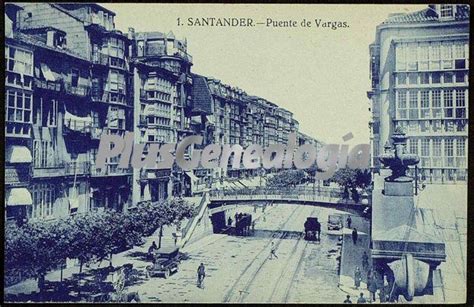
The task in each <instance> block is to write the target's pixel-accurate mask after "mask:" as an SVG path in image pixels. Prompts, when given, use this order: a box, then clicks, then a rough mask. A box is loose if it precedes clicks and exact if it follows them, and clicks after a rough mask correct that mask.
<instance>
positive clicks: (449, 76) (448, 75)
mask: <svg viewBox="0 0 474 307" xmlns="http://www.w3.org/2000/svg"><path fill="white" fill-rule="evenodd" d="M443 83H446V84H449V83H453V73H452V72H445V73H444V74H443Z"/></svg>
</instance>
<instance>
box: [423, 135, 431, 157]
mask: <svg viewBox="0 0 474 307" xmlns="http://www.w3.org/2000/svg"><path fill="white" fill-rule="evenodd" d="M421 156H422V157H429V156H430V140H429V139H421Z"/></svg>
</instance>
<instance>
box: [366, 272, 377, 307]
mask: <svg viewBox="0 0 474 307" xmlns="http://www.w3.org/2000/svg"><path fill="white" fill-rule="evenodd" d="M367 282H368V290H369V292H370V297H369V299H370V300H371V301H372V302H375V293H376V292H377V280H376V278H375V275H373V274H372V275H371V276H370V277H369V278H367Z"/></svg>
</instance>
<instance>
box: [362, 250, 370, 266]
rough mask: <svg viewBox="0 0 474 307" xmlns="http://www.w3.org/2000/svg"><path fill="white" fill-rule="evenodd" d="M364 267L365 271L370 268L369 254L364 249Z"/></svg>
mask: <svg viewBox="0 0 474 307" xmlns="http://www.w3.org/2000/svg"><path fill="white" fill-rule="evenodd" d="M362 268H363V269H364V271H367V269H368V268H369V256H368V255H367V252H366V251H364V254H363V255H362Z"/></svg>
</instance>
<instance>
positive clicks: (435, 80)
mask: <svg viewBox="0 0 474 307" xmlns="http://www.w3.org/2000/svg"><path fill="white" fill-rule="evenodd" d="M431 83H433V84H439V83H441V74H440V73H438V72H434V73H432V74H431Z"/></svg>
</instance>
